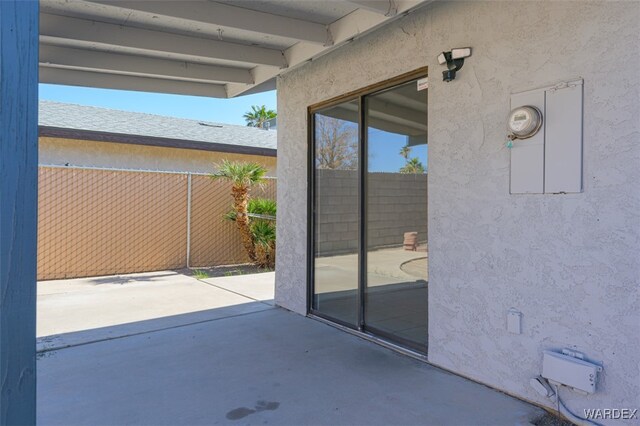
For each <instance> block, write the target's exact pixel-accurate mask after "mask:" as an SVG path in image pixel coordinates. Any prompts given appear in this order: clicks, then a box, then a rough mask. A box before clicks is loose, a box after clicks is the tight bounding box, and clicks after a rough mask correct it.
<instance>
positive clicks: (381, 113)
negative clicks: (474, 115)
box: [310, 79, 428, 352]
mask: <svg viewBox="0 0 640 426" xmlns="http://www.w3.org/2000/svg"><path fill="white" fill-rule="evenodd" d="M311 118H312V120H311V123H312V132H311V133H312V135H311V136H312V138H311V143H312V148H313V149H312V158H311V162H312V165H313V172H312V179H311V181H312V188H311V191H312V198H311V219H312V226H311V230H312V233H311V236H312V237H311V246H312V257H311V263H310V267H311V274H310V281H311V282H310V285H311V287H310V288H311V297H312V302H311V312H312V313H313V314H315V315H319V316H322V317H324V318H326V319H329V320H331V321H335V322H338V323H340V324H342V325H345V326H348V327H351V328H354V329H358V330H361V331H363V332H365V333H370V334H374V335H376V336H378V337H382V338H384V339H387V340H390V341H392V342H394V343H397V344H400V345H402V346H406V347H409V348H412V349H415V350H418V351H422V352H426V346H427V280H428V277H427V262H428V250H427V247H428V246H427V90H422V88H421V87H419V86H418V84H417V81H416V79H411V80H408V81H407V80H405V81H404V82H399V83H397V84H394V85H392V84H390V85H387V86H386V87H382V88H377V89H376V90H371V91H369V92H363V93H362V94H359V95H354V96H352V97H351V98H350V99H347V100H345V101H342V102H339V101H338V102H334V103H331V104H330V105H329V106H327V107H324V108H319V109H315V110H313V114H312V116H311Z"/></svg>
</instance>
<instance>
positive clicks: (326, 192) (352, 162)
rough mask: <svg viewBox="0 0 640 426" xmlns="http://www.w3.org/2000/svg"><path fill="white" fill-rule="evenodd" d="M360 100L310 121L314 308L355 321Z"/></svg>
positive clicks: (343, 320)
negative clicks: (311, 137)
mask: <svg viewBox="0 0 640 426" xmlns="http://www.w3.org/2000/svg"><path fill="white" fill-rule="evenodd" d="M359 111H360V108H359V100H358V99H356V100H353V101H351V102H345V103H342V104H339V105H336V106H333V107H330V108H326V109H323V110H320V111H318V112H316V113H315V114H314V116H313V121H314V123H313V124H314V167H315V170H314V191H313V192H314V200H313V203H314V215H313V220H314V226H313V232H314V235H313V242H314V247H313V249H314V258H313V276H314V280H313V301H312V308H313V310H314V311H315V313H318V314H320V315H322V316H326V317H329V318H331V319H334V320H336V321H338V322H341V323H343V324H345V325H349V326H352V327H357V326H358V310H359V299H360V298H359V293H358V281H359V279H358V276H359V268H358V264H359V259H360V258H359V250H360V244H359V226H360V218H359V214H360V213H359V208H358V206H359V195H360V194H359V187H360V183H359V182H360V181H359V147H360V144H359V127H358V126H359V124H358V123H359V115H360V112H359Z"/></svg>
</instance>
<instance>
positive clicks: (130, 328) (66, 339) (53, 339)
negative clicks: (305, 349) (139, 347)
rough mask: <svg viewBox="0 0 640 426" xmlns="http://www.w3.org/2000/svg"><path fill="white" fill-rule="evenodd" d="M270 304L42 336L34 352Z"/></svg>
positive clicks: (232, 314)
mask: <svg viewBox="0 0 640 426" xmlns="http://www.w3.org/2000/svg"><path fill="white" fill-rule="evenodd" d="M272 305H273V301H271V300H267V301H264V302H262V301H255V302H249V303H241V304H236V305H231V306H227V307H223V308H215V309H207V310H203V311H197V312H189V313H185V314H179V315H171V316H165V317H159V318H153V319H148V320H144V321H135V322H129V323H124V324H117V325H113V326H108V327H98V328H92V329H88V330H80V331H74V332H69V333H61V334H55V335H50V336H42V337H39V338H38V339H37V344H36V347H37V352H38V353H39V354H40V355H39V356H42V355H41V353H43V352H47V351H52V350H58V349H64V348H68V347H72V346H79V345H86V344H90V343H96V342H101V341H105V340H113V339H120V338H123V337H128V336H135V335H139V334H144V333H151V332H154V331H160V330H167V329H170V328H176V327H183V326H185V325H190V324H199V323H203V322H207V321H214V320H217V319H221V318H230V317H235V316H238V315H246V314H249V313H254V312H259V311H263V310H266V309H272V307H273V306H272Z"/></svg>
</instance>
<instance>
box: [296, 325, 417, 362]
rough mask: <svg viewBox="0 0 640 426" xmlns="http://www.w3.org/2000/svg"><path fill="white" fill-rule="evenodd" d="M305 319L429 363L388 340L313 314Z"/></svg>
mask: <svg viewBox="0 0 640 426" xmlns="http://www.w3.org/2000/svg"><path fill="white" fill-rule="evenodd" d="M307 317H308V318H311V319H314V320H316V321H319V322H321V323H324V324H327V325H330V326H331V327H334V328H337V329H338V330H342V331H345V332H347V333H349V334H352V335H354V336H356V337H359V338H361V339H364V340H367V341H369V342H372V343H375V344H377V345H380V346H383V347H385V348H387V349H391V350H392V351H394V352H397V353H400V354H402V355H405V356H408V357H411V358H413V359H416V360H418V361H422V362H426V363H429V360H428V359H427V356H426V355H425V354H423V353H421V352H418V351H414V350H413V349H409V348H406V347H404V346H400V345H397V344H395V343H393V342H390V341H388V340H385V339H382V338H380V337H378V336H376V335H374V334H371V333H367V332H364V331H359V330H354V329H353V328H349V327H345V326H344V325H341V324H338V323H335V322H333V321H329V320H328V319H325V318H322V317H319V316H317V315H314V314H307Z"/></svg>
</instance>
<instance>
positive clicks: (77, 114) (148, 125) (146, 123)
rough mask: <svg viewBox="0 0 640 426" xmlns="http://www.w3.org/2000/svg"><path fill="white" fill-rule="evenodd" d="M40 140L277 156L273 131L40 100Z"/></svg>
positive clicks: (275, 138)
mask: <svg viewBox="0 0 640 426" xmlns="http://www.w3.org/2000/svg"><path fill="white" fill-rule="evenodd" d="M38 123H39V127H40V136H49V137H59V138H67V139H83V140H94V141H101V142H117V143H129V144H136V145H151V146H163V147H172V148H184V149H199V150H206V151H219V152H234V153H240V154H254V155H269V156H275V155H276V146H277V135H276V132H275V131H274V130H263V129H258V128H255V127H247V126H238V125H234V124H223V123H212V122H207V121H200V120H188V119H184V118H176V117H166V116H162V115H153V114H145V113H140V112H129V111H121V110H115V109H107V108H98V107H92V106H84V105H75V104H66V103H60V102H53V101H40V108H39V117H38Z"/></svg>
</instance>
